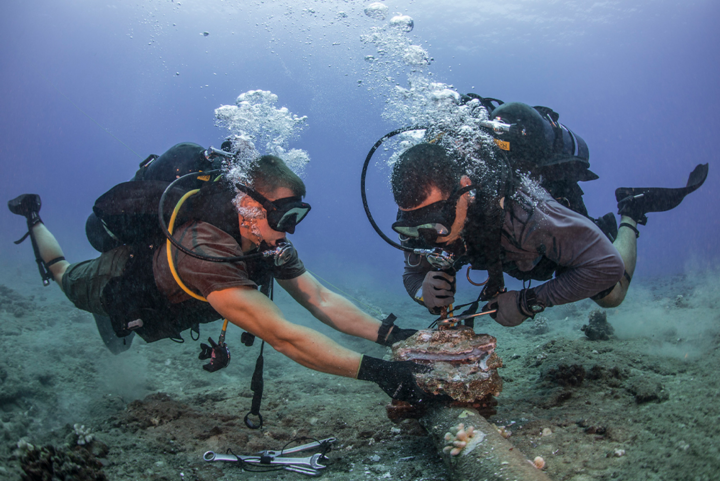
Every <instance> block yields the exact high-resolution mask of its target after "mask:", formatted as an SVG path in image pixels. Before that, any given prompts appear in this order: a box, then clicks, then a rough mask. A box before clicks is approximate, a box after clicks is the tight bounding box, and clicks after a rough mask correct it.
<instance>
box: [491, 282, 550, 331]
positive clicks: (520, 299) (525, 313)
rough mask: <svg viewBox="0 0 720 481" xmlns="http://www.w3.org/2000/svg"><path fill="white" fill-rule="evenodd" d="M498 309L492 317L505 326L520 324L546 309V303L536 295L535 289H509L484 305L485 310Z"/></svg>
mask: <svg viewBox="0 0 720 481" xmlns="http://www.w3.org/2000/svg"><path fill="white" fill-rule="evenodd" d="M493 309H496V310H497V312H496V313H495V314H490V317H492V318H493V319H495V321H496V322H497V323H498V324H500V325H503V326H505V327H512V326H519V325H520V324H522V323H523V321H524V320H525V319H527V318H529V317H530V318H532V317H535V314H539V313H541V312H542V311H544V310H545V304H544V303H543V302H542V301H540V300H538V299H537V297H536V296H535V289H523V290H521V291H509V292H503V293H501V294H498V296H497V297H495V298H494V299H492V300H491V301H490V302H488V303H487V304H486V305H485V307H483V312H487V311H492V310H493Z"/></svg>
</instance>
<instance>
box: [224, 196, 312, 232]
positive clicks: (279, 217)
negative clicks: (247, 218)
mask: <svg viewBox="0 0 720 481" xmlns="http://www.w3.org/2000/svg"><path fill="white" fill-rule="evenodd" d="M235 187H237V189H238V190H239V191H241V192H244V193H245V194H247V195H248V196H250V198H251V199H253V200H255V201H257V202H259V203H260V204H261V205H262V206H263V208H264V209H265V211H266V212H267V221H268V224H269V225H270V228H271V229H272V230H274V231H277V232H287V233H288V234H293V233H295V226H296V225H298V224H299V223H300V221H302V220H303V219H304V218H305V216H306V215H307V214H308V212H310V204H308V203H306V202H303V201H302V198H301V197H300V196H296V197H285V198H282V199H277V200H275V201H269V200H268V199H266V198H265V196H263V195H262V194H260V193H259V192H258V191H256V190H253V189H251V188H250V187H247V186H245V185H242V184H235Z"/></svg>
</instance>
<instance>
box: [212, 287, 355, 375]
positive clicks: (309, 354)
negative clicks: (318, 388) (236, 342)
mask: <svg viewBox="0 0 720 481" xmlns="http://www.w3.org/2000/svg"><path fill="white" fill-rule="evenodd" d="M207 299H208V301H209V302H210V304H211V305H212V307H213V309H215V310H216V311H217V312H218V313H219V314H220V315H222V316H224V317H225V318H227V319H228V321H230V322H232V323H233V324H235V325H236V326H238V327H240V328H242V329H244V330H246V331H248V332H249V333H251V334H254V335H256V336H258V337H259V338H261V339H263V340H264V341H266V342H267V343H268V344H270V345H271V346H272V347H273V348H274V349H275V350H276V351H278V352H280V353H282V354H284V355H286V356H287V357H289V358H290V359H292V360H293V361H295V362H297V363H299V364H302V365H303V366H305V367H309V368H310V369H314V370H316V371H321V372H327V373H329V374H336V375H338V376H346V377H353V378H354V377H355V376H356V374H357V371H358V368H359V366H360V359H361V355H360V354H358V353H356V352H354V351H351V350H349V349H346V348H344V347H342V346H340V345H339V344H337V343H335V342H333V341H332V340H331V339H330V338H328V337H327V336H324V335H322V334H320V333H319V332H317V331H313V330H312V329H309V328H307V327H303V326H298V325H297V324H293V323H291V322H289V321H288V320H287V319H285V318H284V317H283V315H282V312H280V309H278V307H277V306H276V305H275V304H274V303H273V302H272V301H270V300H269V299H268V298H267V297H265V296H264V295H263V294H261V293H260V292H258V291H256V290H255V289H252V288H247V287H246V288H243V287H232V288H229V289H223V290H221V291H215V292H212V293H210V294H209V295H208V296H207Z"/></svg>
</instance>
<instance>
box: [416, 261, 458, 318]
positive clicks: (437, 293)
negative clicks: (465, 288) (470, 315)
mask: <svg viewBox="0 0 720 481" xmlns="http://www.w3.org/2000/svg"><path fill="white" fill-rule="evenodd" d="M418 294H421V296H420V297H421V298H422V303H423V304H425V306H426V307H427V308H428V310H429V311H430V312H431V313H432V314H439V313H440V309H441V308H443V307H447V306H449V305H450V304H452V303H453V302H455V276H452V275H450V274H448V273H447V272H443V271H430V272H428V273H427V274H425V279H423V283H422V289H421V292H419V293H418ZM415 297H416V298H417V297H418V295H417V294H416V296H415ZM418 300H419V299H418Z"/></svg>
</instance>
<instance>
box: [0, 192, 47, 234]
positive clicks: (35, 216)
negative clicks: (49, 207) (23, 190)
mask: <svg viewBox="0 0 720 481" xmlns="http://www.w3.org/2000/svg"><path fill="white" fill-rule="evenodd" d="M40 207H42V201H41V200H40V196H39V195H37V194H22V195H19V196H17V197H15V198H14V199H13V200H10V201H8V209H10V212H12V213H13V214H16V215H21V216H23V217H25V218H26V219H27V221H28V228H30V227H32V226H34V225H35V224H37V223H38V222H42V220H40Z"/></svg>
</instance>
